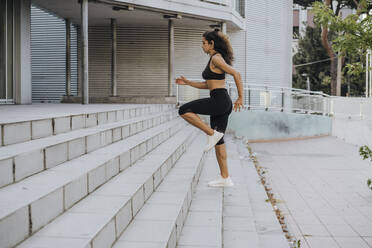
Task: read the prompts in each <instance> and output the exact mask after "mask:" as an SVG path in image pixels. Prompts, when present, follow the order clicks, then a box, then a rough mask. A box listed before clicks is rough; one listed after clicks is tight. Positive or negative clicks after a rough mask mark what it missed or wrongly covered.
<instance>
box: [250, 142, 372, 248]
mask: <svg viewBox="0 0 372 248" xmlns="http://www.w3.org/2000/svg"><path fill="white" fill-rule="evenodd" d="M250 147H251V148H252V151H253V152H254V153H256V156H257V160H258V163H259V165H260V166H262V167H264V168H266V171H267V173H266V174H265V177H266V178H267V179H268V180H267V181H268V183H270V185H271V188H272V189H273V192H274V197H275V198H277V199H278V200H279V202H281V203H278V207H279V209H280V210H281V211H282V212H283V213H284V216H285V219H286V223H287V224H288V225H289V230H290V232H291V233H292V234H294V235H295V236H296V238H297V239H301V243H302V244H301V248H309V247H310V248H370V247H372V191H371V190H370V189H368V188H367V184H366V181H367V178H372V162H371V161H369V160H365V161H363V160H362V159H361V157H360V156H359V147H358V146H354V145H351V144H347V143H345V142H343V141H342V140H339V139H337V138H335V137H324V138H314V139H309V140H301V141H288V142H275V143H253V144H250Z"/></svg>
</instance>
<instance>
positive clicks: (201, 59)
mask: <svg viewBox="0 0 372 248" xmlns="http://www.w3.org/2000/svg"><path fill="white" fill-rule="evenodd" d="M204 32H205V30H197V29H187V28H180V27H176V28H175V32H174V38H175V45H174V46H175V49H174V50H175V55H174V56H175V58H174V60H175V77H177V76H180V75H184V76H185V77H186V78H189V79H201V80H203V78H202V75H201V74H202V72H203V70H204V68H205V66H206V64H207V63H208V60H209V56H208V55H207V54H206V53H204V52H203V49H202V36H203V33H204ZM173 88H174V91H173V92H174V94H175V89H176V86H174V87H173ZM179 93H180V95H182V96H184V97H185V99H184V100H192V99H196V98H202V97H209V91H208V90H199V89H196V88H193V87H190V86H180V87H179Z"/></svg>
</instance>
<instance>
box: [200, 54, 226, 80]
mask: <svg viewBox="0 0 372 248" xmlns="http://www.w3.org/2000/svg"><path fill="white" fill-rule="evenodd" d="M213 56H214V55H212V56H211V58H210V59H209V62H208V64H207V66H206V67H205V69H204V71H203V73H202V77H203V79H205V80H208V79H217V80H222V79H225V72H224V73H215V72H213V71H211V69H210V68H209V64H210V62H211V60H212V57H213Z"/></svg>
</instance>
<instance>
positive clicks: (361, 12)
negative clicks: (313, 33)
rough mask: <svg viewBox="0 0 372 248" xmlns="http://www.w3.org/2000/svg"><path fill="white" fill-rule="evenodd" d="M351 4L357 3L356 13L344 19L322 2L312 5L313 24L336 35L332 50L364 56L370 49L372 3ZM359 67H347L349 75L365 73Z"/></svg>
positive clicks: (358, 64) (361, 0) (359, 64)
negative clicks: (325, 28) (371, 11)
mask: <svg viewBox="0 0 372 248" xmlns="http://www.w3.org/2000/svg"><path fill="white" fill-rule="evenodd" d="M353 2H355V4H356V3H358V5H357V12H356V13H355V14H351V15H348V16H347V17H346V18H342V17H341V16H339V15H336V14H335V13H334V12H333V11H332V9H331V8H330V7H329V6H327V5H325V4H323V3H322V2H314V3H313V12H314V14H315V16H314V21H315V23H317V24H319V25H322V26H323V27H328V28H329V29H330V30H332V31H333V32H335V33H337V34H338V35H337V37H335V38H334V39H332V48H333V49H334V50H335V51H337V52H339V53H340V54H341V55H347V54H361V55H365V54H366V52H367V50H368V49H372V16H371V15H370V14H369V12H370V10H371V8H372V3H371V2H368V1H367V0H360V1H359V2H358V1H356V0H355V1H353ZM361 66H362V63H351V64H348V65H347V67H348V71H349V73H351V74H354V75H355V74H357V73H362V72H363V71H365V69H362V68H361Z"/></svg>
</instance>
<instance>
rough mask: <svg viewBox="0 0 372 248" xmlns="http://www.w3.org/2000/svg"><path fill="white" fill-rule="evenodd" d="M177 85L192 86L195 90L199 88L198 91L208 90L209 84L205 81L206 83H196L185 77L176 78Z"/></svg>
mask: <svg viewBox="0 0 372 248" xmlns="http://www.w3.org/2000/svg"><path fill="white" fill-rule="evenodd" d="M176 84H179V85H190V86H192V87H194V88H198V89H208V84H207V82H206V81H204V82H194V81H190V80H187V79H186V78H185V77H184V76H181V77H178V78H176Z"/></svg>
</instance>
